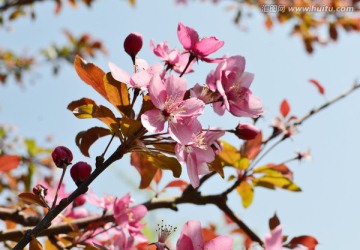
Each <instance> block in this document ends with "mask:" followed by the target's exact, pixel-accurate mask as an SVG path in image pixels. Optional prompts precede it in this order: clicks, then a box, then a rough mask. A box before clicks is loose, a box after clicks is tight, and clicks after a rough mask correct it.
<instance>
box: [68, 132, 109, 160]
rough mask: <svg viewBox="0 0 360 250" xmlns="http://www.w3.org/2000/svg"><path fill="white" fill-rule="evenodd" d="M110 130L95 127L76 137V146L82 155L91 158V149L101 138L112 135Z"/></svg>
mask: <svg viewBox="0 0 360 250" xmlns="http://www.w3.org/2000/svg"><path fill="white" fill-rule="evenodd" d="M110 134H111V132H110V130H109V129H106V128H101V127H93V128H90V129H88V130H86V131H82V132H80V133H78V134H77V136H76V139H75V140H76V145H77V146H78V147H79V149H80V151H81V153H82V154H83V155H85V156H87V157H90V154H89V148H90V147H91V145H92V144H93V143H94V142H95V141H97V140H98V139H99V138H101V137H104V136H107V135H110Z"/></svg>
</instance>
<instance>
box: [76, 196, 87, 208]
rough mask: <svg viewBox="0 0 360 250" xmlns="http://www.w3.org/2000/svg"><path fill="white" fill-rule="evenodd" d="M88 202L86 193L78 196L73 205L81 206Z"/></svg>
mask: <svg viewBox="0 0 360 250" xmlns="http://www.w3.org/2000/svg"><path fill="white" fill-rule="evenodd" d="M85 202H86V195H85V194H81V195H79V196H78V197H76V198H75V200H74V201H73V206H74V207H80V206H82V205H84V204H85Z"/></svg>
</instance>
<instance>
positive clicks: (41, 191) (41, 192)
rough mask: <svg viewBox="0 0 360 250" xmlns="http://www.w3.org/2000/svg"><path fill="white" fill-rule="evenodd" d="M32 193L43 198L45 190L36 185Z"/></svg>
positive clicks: (41, 186)
mask: <svg viewBox="0 0 360 250" xmlns="http://www.w3.org/2000/svg"><path fill="white" fill-rule="evenodd" d="M32 191H33V193H34V194H36V195H39V196H43V197H45V196H46V194H47V188H46V187H44V186H43V185H41V184H37V185H36V186H35V187H33V190H32Z"/></svg>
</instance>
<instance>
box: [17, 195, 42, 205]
mask: <svg viewBox="0 0 360 250" xmlns="http://www.w3.org/2000/svg"><path fill="white" fill-rule="evenodd" d="M18 197H19V198H20V199H22V200H23V201H24V202H26V203H28V204H37V205H40V206H42V207H45V208H46V207H47V206H46V204H45V203H44V202H43V201H42V200H41V199H40V198H39V196H37V195H36V194H34V193H30V192H23V193H20V194H18Z"/></svg>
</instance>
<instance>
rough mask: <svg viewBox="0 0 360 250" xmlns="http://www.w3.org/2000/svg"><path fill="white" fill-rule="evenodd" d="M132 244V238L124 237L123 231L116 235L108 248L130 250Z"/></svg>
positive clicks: (111, 249)
mask: <svg viewBox="0 0 360 250" xmlns="http://www.w3.org/2000/svg"><path fill="white" fill-rule="evenodd" d="M133 244H134V237H132V236H128V237H127V236H126V234H125V232H124V231H123V230H121V231H120V233H119V234H118V235H116V239H115V241H114V243H113V244H112V245H111V246H109V247H108V249H109V250H119V249H121V250H132V249H134V248H133Z"/></svg>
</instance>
